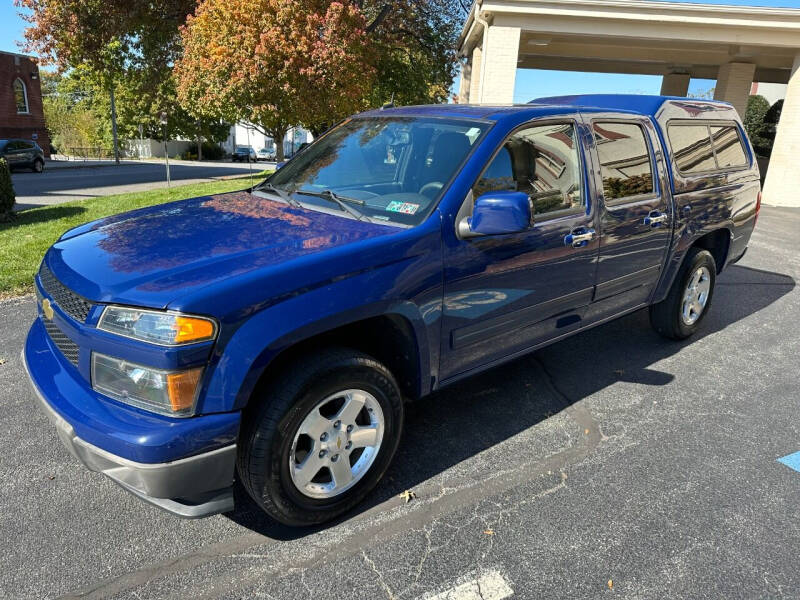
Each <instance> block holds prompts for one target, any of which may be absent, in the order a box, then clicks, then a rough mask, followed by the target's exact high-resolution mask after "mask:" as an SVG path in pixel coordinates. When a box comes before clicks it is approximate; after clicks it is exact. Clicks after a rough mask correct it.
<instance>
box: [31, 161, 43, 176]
mask: <svg viewBox="0 0 800 600" xmlns="http://www.w3.org/2000/svg"><path fill="white" fill-rule="evenodd" d="M31 171H33V172H34V173H42V172H44V161H43V160H42V159H41V158H37V159H36V160H34V161H33V166H32V167H31Z"/></svg>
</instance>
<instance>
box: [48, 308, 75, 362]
mask: <svg viewBox="0 0 800 600" xmlns="http://www.w3.org/2000/svg"><path fill="white" fill-rule="evenodd" d="M42 320H43V321H44V328H45V330H47V335H49V336H50V339H51V340H53V343H54V344H55V345H56V348H58V349H59V350H60V351H61V354H63V355H64V357H65V358H66V359H67V360H68V361H69V362H71V363H72V364H73V365H75V366H76V367H77V366H78V344H76V343H75V342H73V341H72V340H71V339H69V338H68V337H67V336H66V335H65V334H64V332H63V331H61V329H59V328H58V325H56V324H55V323H53V322H52V321H50V320H48V319H42Z"/></svg>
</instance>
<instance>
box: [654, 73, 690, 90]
mask: <svg viewBox="0 0 800 600" xmlns="http://www.w3.org/2000/svg"><path fill="white" fill-rule="evenodd" d="M689 79H690V76H689V74H688V73H667V74H666V75H664V78H663V79H662V80H661V95H662V96H686V94H688V93H689Z"/></svg>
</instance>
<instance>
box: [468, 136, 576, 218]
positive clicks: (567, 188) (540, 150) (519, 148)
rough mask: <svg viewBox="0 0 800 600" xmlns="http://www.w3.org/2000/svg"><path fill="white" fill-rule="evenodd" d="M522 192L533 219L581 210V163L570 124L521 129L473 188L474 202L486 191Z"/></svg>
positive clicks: (504, 146) (510, 138)
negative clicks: (529, 203) (528, 200)
mask: <svg viewBox="0 0 800 600" xmlns="http://www.w3.org/2000/svg"><path fill="white" fill-rule="evenodd" d="M496 190H512V191H518V192H525V193H526V194H527V195H528V197H529V198H530V200H531V209H532V212H533V214H534V216H536V217H539V219H540V220H541V217H542V216H543V215H547V214H548V213H556V212H559V211H565V210H570V209H573V210H576V211H580V210H582V209H583V199H582V196H581V162H580V154H579V152H578V144H577V142H576V136H575V127H574V125H573V124H572V123H556V124H548V125H537V126H535V127H529V128H527V129H522V130H520V131H518V132H516V133H514V134H513V135H512V136H511V137H509V138H508V140H506V142H505V144H504V145H503V148H501V149H500V152H498V154H497V156H495V158H494V159H493V160H492V162H491V163H490V164H489V166H488V167H487V168H486V170H485V171H484V172H483V174H482V175H481V177H480V179H479V180H478V181H477V183H476V184H475V187H474V188H473V190H472V194H473V196H474V197H475V198H477V197H478V196H480V195H481V194H484V193H486V192H489V191H496Z"/></svg>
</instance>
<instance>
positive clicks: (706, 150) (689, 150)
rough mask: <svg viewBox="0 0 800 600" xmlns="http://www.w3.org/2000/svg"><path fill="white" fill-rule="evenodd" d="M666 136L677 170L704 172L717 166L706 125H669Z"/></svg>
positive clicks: (682, 171)
mask: <svg viewBox="0 0 800 600" xmlns="http://www.w3.org/2000/svg"><path fill="white" fill-rule="evenodd" d="M667 136H668V137H669V143H670V146H671V147H672V160H673V161H674V162H675V165H676V166H677V167H678V171H679V172H681V173H687V174H689V173H704V172H707V171H713V170H714V169H716V168H717V163H716V161H715V160H714V150H713V148H712V147H711V138H710V137H709V133H708V127H707V126H706V125H681V124H675V125H670V126H669V127H668V129H667Z"/></svg>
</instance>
